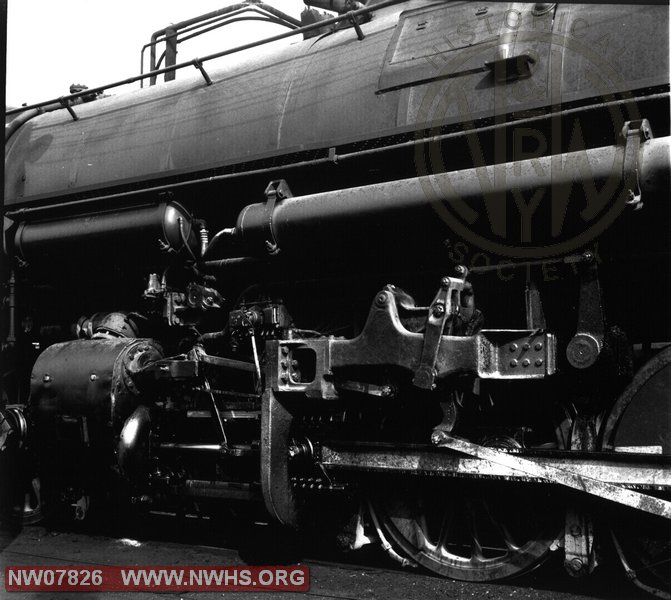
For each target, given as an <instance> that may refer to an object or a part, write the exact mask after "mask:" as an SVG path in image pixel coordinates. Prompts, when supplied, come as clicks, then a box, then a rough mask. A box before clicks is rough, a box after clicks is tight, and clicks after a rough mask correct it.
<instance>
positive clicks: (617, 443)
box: [602, 348, 671, 599]
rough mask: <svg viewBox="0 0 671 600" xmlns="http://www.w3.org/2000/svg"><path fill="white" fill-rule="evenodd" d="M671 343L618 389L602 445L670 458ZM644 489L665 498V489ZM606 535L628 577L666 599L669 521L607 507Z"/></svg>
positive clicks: (670, 590) (670, 572) (670, 580)
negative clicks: (608, 528)
mask: <svg viewBox="0 0 671 600" xmlns="http://www.w3.org/2000/svg"><path fill="white" fill-rule="evenodd" d="M670 390H671V348H667V349H665V350H663V351H662V352H660V353H659V354H657V355H656V356H655V357H654V358H652V359H651V360H650V361H648V362H647V363H646V364H645V365H644V366H643V367H642V368H641V370H640V371H639V372H638V373H637V374H636V376H635V377H634V379H633V381H632V382H631V384H630V385H629V386H628V387H627V389H626V390H625V391H624V392H623V393H622V396H620V398H619V399H618V400H617V402H616V403H615V405H614V406H613V409H612V410H611V412H610V415H609V416H608V419H607V420H606V422H605V424H604V427H603V434H602V439H603V449H604V450H606V451H609V450H610V451H612V450H614V451H616V452H618V453H626V454H629V453H631V454H641V453H642V454H647V455H655V456H657V457H658V460H660V468H668V461H669V457H671V391H670ZM644 493H647V494H650V495H654V496H657V497H660V498H664V499H666V500H671V492H669V490H668V488H667V489H666V490H654V489H652V490H647V491H645V492H644ZM611 535H612V538H613V542H614V545H615V549H616V551H617V553H618V556H619V557H620V560H621V562H622V564H623V565H624V567H625V569H626V571H627V575H628V576H629V578H630V579H631V580H632V581H633V582H634V583H635V584H636V585H637V586H638V587H640V588H642V589H644V590H646V591H648V592H650V593H652V594H654V595H655V596H657V597H658V598H666V599H671V521H669V520H668V519H664V518H662V517H659V516H655V515H648V514H646V513H642V512H640V511H634V510H631V509H626V508H622V509H620V510H613V511H612V516H611Z"/></svg>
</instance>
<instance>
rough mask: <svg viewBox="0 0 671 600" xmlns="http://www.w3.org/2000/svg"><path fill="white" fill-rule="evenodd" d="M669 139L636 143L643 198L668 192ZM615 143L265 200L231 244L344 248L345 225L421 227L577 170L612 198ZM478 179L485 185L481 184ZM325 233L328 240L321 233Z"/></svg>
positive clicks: (561, 180)
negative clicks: (441, 213)
mask: <svg viewBox="0 0 671 600" xmlns="http://www.w3.org/2000/svg"><path fill="white" fill-rule="evenodd" d="M670 142H671V137H663V138H656V139H652V140H648V141H647V142H644V143H642V144H641V150H640V153H639V160H638V164H637V169H638V173H639V175H638V179H639V185H640V188H641V192H642V194H643V199H644V201H645V196H646V194H647V193H650V192H656V193H657V192H659V193H660V195H663V194H664V193H665V192H666V193H667V194H668V190H669V175H670V172H671V168H670V164H669V143H670ZM624 149H625V147H624V146H623V145H616V146H606V147H602V148H592V149H589V150H585V151H579V152H572V153H564V154H561V155H554V156H546V157H543V158H533V159H527V160H523V161H517V162H509V163H505V164H499V165H489V166H482V167H477V168H471V169H464V170H461V171H453V172H448V173H439V174H436V175H428V176H424V177H414V178H410V179H403V180H399V181H392V182H384V183H377V184H373V185H367V186H361V187H355V188H349V189H344V190H337V191H332V192H324V193H318V194H311V195H308V196H303V197H297V198H296V197H295V198H288V199H285V200H282V201H281V202H278V203H277V204H275V206H274V208H273V210H272V213H271V214H269V213H268V207H267V204H266V203H259V204H252V205H249V206H247V207H245V208H244V209H243V210H242V212H241V213H240V214H239V216H238V220H237V224H236V228H235V229H236V239H237V243H239V244H240V245H241V246H242V248H243V249H244V251H246V252H249V253H251V254H255V255H257V256H258V255H260V254H263V253H264V248H265V244H266V241H267V240H268V239H271V238H272V239H274V240H275V241H276V242H277V244H278V245H279V247H280V249H283V248H285V247H287V248H292V247H293V248H301V247H304V244H305V243H306V240H307V239H309V238H310V236H313V237H316V238H317V240H318V241H317V243H321V242H322V241H323V242H324V243H330V240H338V239H341V240H343V242H344V243H347V240H348V232H349V231H350V228H351V225H352V223H356V224H357V226H360V225H362V224H366V223H372V224H378V226H379V222H380V220H381V219H383V218H384V219H386V218H389V217H394V216H396V217H402V218H403V219H404V221H405V222H408V223H416V224H417V226H419V227H421V226H422V223H426V218H427V217H426V215H427V214H428V215H430V217H429V218H438V217H437V215H436V213H435V212H433V211H429V212H427V209H431V207H432V206H434V207H437V206H439V205H450V204H456V203H459V202H464V203H466V204H468V203H469V202H470V201H475V202H478V201H482V199H483V198H484V199H485V200H491V201H492V203H493V204H495V203H500V202H505V201H506V194H507V193H509V192H511V191H512V190H514V191H515V192H517V193H519V194H521V195H522V197H524V198H528V197H531V195H533V194H534V193H536V191H537V190H539V189H544V190H546V191H549V190H552V189H557V188H558V187H560V186H570V185H573V184H574V183H576V182H578V181H579V180H580V177H581V176H582V173H581V172H580V171H584V169H576V168H573V166H574V165H581V167H582V166H585V167H588V169H587V171H588V173H589V175H585V176H584V177H583V180H584V181H587V180H588V179H591V180H592V181H593V182H594V183H595V184H604V183H606V184H608V185H609V186H611V187H610V189H612V190H613V192H612V197H613V198H614V197H616V194H619V193H620V192H621V191H622V187H623V184H624V182H625V178H626V177H627V175H628V174H625V173H624V166H625V165H624V154H625V152H624ZM483 181H484V182H488V183H485V184H483ZM325 232H328V240H329V241H327V240H326V238H325V237H324V235H323V234H324V233H325Z"/></svg>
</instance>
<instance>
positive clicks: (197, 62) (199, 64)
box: [193, 58, 212, 85]
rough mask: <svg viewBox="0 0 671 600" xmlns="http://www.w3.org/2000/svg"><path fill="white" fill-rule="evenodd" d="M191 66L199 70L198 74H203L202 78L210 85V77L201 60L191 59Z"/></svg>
mask: <svg viewBox="0 0 671 600" xmlns="http://www.w3.org/2000/svg"><path fill="white" fill-rule="evenodd" d="M193 66H194V67H196V69H198V70H199V71H200V74H201V75H202V76H203V79H205V83H206V84H207V85H212V80H211V79H210V76H209V75H208V73H207V71H206V70H205V67H204V66H203V61H201V60H200V58H194V59H193Z"/></svg>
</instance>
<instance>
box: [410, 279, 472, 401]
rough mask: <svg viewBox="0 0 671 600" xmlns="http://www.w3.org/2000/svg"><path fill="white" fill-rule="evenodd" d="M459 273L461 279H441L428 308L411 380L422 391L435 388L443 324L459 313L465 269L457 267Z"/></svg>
mask: <svg viewBox="0 0 671 600" xmlns="http://www.w3.org/2000/svg"><path fill="white" fill-rule="evenodd" d="M459 272H460V274H461V275H462V277H461V278H451V277H443V279H442V280H441V281H440V289H439V290H438V293H437V294H436V297H435V298H434V299H433V302H432V303H431V306H429V316H428V318H427V320H426V331H425V333H424V346H423V348H422V357H421V359H420V364H419V367H418V368H417V371H416V372H415V377H414V378H413V380H412V383H413V385H415V386H417V387H418V388H421V389H424V390H432V389H434V388H435V387H436V384H435V380H436V359H437V358H438V350H439V348H440V342H441V341H442V337H443V331H444V330H445V324H446V323H447V321H448V319H451V318H452V317H453V316H455V315H456V314H457V313H458V312H459V294H460V293H461V291H462V290H463V289H464V280H465V279H466V276H467V275H468V271H467V270H466V268H465V267H459Z"/></svg>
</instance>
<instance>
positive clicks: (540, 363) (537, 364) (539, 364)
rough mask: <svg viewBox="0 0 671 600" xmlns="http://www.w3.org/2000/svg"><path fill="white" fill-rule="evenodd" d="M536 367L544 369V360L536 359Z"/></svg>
mask: <svg viewBox="0 0 671 600" xmlns="http://www.w3.org/2000/svg"><path fill="white" fill-rule="evenodd" d="M536 366H537V367H542V366H543V359H542V358H537V359H536Z"/></svg>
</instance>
